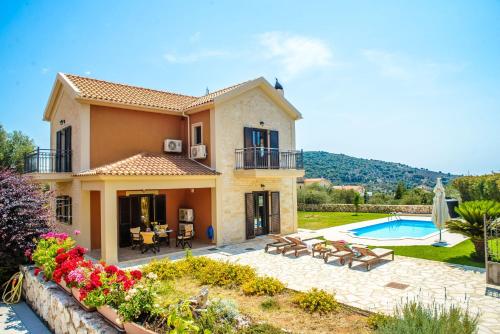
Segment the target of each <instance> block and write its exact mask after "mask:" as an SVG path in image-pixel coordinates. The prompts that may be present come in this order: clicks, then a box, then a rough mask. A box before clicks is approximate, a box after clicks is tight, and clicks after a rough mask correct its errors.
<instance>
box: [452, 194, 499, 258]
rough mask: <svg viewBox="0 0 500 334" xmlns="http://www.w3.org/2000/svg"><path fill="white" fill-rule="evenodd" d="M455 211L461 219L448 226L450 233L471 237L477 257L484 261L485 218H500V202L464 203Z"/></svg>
mask: <svg viewBox="0 0 500 334" xmlns="http://www.w3.org/2000/svg"><path fill="white" fill-rule="evenodd" d="M455 211H456V212H457V213H458V214H459V215H460V217H461V219H454V220H451V221H449V222H448V223H447V224H446V227H447V228H448V230H449V231H450V232H455V233H460V234H463V235H465V236H467V237H469V238H470V239H471V241H472V243H473V244H474V248H475V249H476V256H477V257H478V258H479V259H481V260H484V216H485V215H486V218H487V219H496V218H499V217H500V202H495V201H472V202H463V203H462V204H460V205H459V206H458V207H457V208H455Z"/></svg>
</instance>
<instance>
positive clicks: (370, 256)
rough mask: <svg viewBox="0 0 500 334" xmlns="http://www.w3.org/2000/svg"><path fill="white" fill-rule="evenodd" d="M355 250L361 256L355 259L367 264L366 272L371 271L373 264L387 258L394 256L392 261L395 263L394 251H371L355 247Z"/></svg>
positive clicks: (381, 249)
mask: <svg viewBox="0 0 500 334" xmlns="http://www.w3.org/2000/svg"><path fill="white" fill-rule="evenodd" d="M354 249H355V250H356V251H357V252H359V253H360V254H361V255H360V256H359V257H356V258H354V260H355V261H359V262H363V263H365V264H366V270H368V271H369V270H370V269H371V266H372V264H374V263H377V262H380V261H381V260H382V258H384V257H386V256H389V255H392V260H393V261H394V251H393V250H392V249H386V248H374V249H369V248H362V247H354Z"/></svg>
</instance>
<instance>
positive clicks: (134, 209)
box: [129, 196, 142, 227]
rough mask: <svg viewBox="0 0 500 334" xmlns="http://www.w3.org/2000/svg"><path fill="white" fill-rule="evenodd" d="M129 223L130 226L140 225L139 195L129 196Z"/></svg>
mask: <svg viewBox="0 0 500 334" xmlns="http://www.w3.org/2000/svg"><path fill="white" fill-rule="evenodd" d="M129 198H130V225H131V227H142V226H141V199H140V197H139V196H130V197H129Z"/></svg>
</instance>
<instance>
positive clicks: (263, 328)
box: [241, 324, 285, 334]
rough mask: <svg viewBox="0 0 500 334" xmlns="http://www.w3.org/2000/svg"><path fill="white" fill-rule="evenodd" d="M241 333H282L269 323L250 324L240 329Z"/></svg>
mask: <svg viewBox="0 0 500 334" xmlns="http://www.w3.org/2000/svg"><path fill="white" fill-rule="evenodd" d="M241 333H242V334H283V333H285V332H284V331H283V330H281V329H279V328H277V327H274V326H272V325H269V324H256V325H250V326H248V327H247V328H245V329H244V330H242V331H241Z"/></svg>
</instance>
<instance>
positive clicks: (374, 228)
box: [349, 219, 439, 239]
mask: <svg viewBox="0 0 500 334" xmlns="http://www.w3.org/2000/svg"><path fill="white" fill-rule="evenodd" d="M349 232H351V233H352V234H353V235H354V236H356V237H361V238H376V239H401V238H422V237H425V236H427V235H430V234H432V233H436V232H439V230H438V229H437V228H436V226H434V224H433V223H432V221H430V220H410V219H399V220H392V221H388V222H384V223H379V224H375V225H370V226H365V227H360V228H356V229H353V230H350V231H349Z"/></svg>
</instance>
